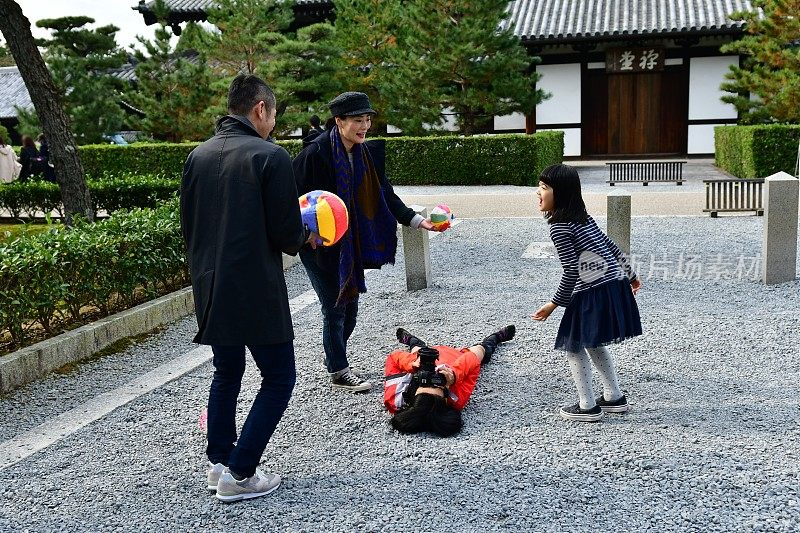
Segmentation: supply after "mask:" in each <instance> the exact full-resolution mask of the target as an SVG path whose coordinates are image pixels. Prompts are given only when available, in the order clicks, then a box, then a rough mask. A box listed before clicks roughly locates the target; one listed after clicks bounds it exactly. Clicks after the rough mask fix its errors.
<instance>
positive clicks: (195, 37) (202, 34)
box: [153, 8, 214, 52]
mask: <svg viewBox="0 0 800 533" xmlns="http://www.w3.org/2000/svg"><path fill="white" fill-rule="evenodd" d="M153 11H155V8H153ZM156 16H158V11H156ZM213 39H214V35H213V34H212V33H211V32H209V31H208V30H206V29H205V28H203V27H202V26H201V25H200V24H198V23H197V22H187V23H186V27H185V28H183V31H181V36H180V38H178V44H176V45H175V51H176V52H199V51H201V50H208V48H209V46H211V43H212V41H213Z"/></svg>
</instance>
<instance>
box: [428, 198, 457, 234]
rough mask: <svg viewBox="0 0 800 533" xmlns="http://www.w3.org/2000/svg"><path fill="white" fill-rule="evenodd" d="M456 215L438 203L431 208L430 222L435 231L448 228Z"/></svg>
mask: <svg viewBox="0 0 800 533" xmlns="http://www.w3.org/2000/svg"><path fill="white" fill-rule="evenodd" d="M455 218H456V216H455V215H454V214H453V212H452V211H451V210H450V208H449V207H448V206H447V204H439V205H437V206H436V207H434V208H433V209H432V210H431V224H433V228H434V229H435V230H436V231H444V230H446V229H447V228H449V227H450V226H451V225H452V223H453V220H455Z"/></svg>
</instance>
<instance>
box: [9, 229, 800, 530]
mask: <svg viewBox="0 0 800 533" xmlns="http://www.w3.org/2000/svg"><path fill="white" fill-rule="evenodd" d="M598 222H599V223H600V224H601V225H602V224H603V222H604V221H602V220H601V219H598ZM761 224H762V219H760V218H756V217H736V218H733V217H728V218H722V219H710V218H699V217H698V218H680V219H663V218H635V219H634V221H633V236H632V241H633V247H634V250H635V251H636V252H637V253H638V254H642V255H643V256H648V255H649V254H654V257H655V258H657V259H658V260H659V261H673V262H674V263H675V264H677V263H678V262H679V260H680V258H681V257H682V256H681V254H702V257H701V259H700V262H701V263H702V264H703V265H708V264H711V263H713V262H714V261H716V259H715V258H717V257H719V255H720V254H721V255H723V256H728V257H730V256H734V255H736V256H738V255H740V254H741V255H744V256H755V255H756V254H757V253H758V251H759V249H760V239H761ZM534 241H535V242H543V241H548V236H547V228H546V225H545V223H544V222H543V221H542V220H541V219H529V220H520V219H515V220H498V219H494V220H465V221H464V222H463V223H461V224H460V225H458V226H456V227H455V228H453V229H452V230H450V231H448V232H447V233H445V234H443V235H441V236H439V237H437V238H436V239H435V240H433V241H432V243H431V252H432V270H433V272H434V279H435V283H434V285H433V286H432V287H431V288H429V289H427V290H423V291H418V292H415V293H411V294H409V293H406V292H405V290H404V283H405V278H404V274H403V265H402V254H398V264H397V265H396V266H395V267H393V268H385V269H383V270H382V271H380V272H375V273H372V274H370V277H368V280H367V285H368V287H369V288H370V292H369V293H368V294H367V295H365V296H364V297H363V299H362V301H361V310H360V322H359V325H358V327H357V328H356V331H355V333H354V335H353V338H352V341H351V343H350V352H351V362H352V363H353V365H354V366H356V367H357V368H358V369H361V370H363V372H364V374H366V375H367V376H368V377H369V378H370V379H372V380H373V382H374V383H375V384H376V388H375V389H374V390H373V391H372V392H371V393H369V394H366V395H350V394H348V393H343V392H334V391H331V390H330V389H329V385H328V383H327V381H326V379H327V377H326V375H325V372H324V368H323V365H322V362H321V352H322V348H321V342H320V329H321V327H320V315H319V311H318V308H317V307H316V306H311V307H309V308H307V309H305V310H304V311H302V312H300V313H299V314H297V315H296V316H295V325H296V334H297V340H296V351H297V364H298V373H299V377H298V383H297V387H296V389H295V394H294V396H293V399H292V401H291V403H290V405H289V409H288V410H287V412H286V415H285V417H284V419H283V421H282V422H281V424H280V426H279V427H278V431H277V432H276V434H275V436H274V437H273V440H272V442H271V443H270V444H269V446H268V448H267V451H266V453H265V454H264V459H263V462H262V467H263V468H265V469H266V470H268V471H275V472H278V473H280V474H281V475H282V476H283V478H284V483H283V485H282V487H281V488H280V489H279V490H278V491H277V492H275V493H274V494H272V495H270V496H268V497H265V498H260V499H257V500H253V501H251V502H247V503H239V504H234V505H224V504H221V503H219V502H218V501H216V499H214V498H213V497H211V496H210V495H209V494H208V493H207V492H206V491H205V479H204V475H205V474H204V470H205V460H204V456H203V451H204V438H203V435H202V434H201V433H200V431H199V429H198V426H197V416H198V414H199V412H200V409H201V408H202V406H203V405H204V404H205V401H206V394H207V388H208V384H209V382H210V376H211V366H210V365H204V366H202V367H200V368H198V369H197V370H196V371H194V372H191V373H189V374H187V375H185V376H183V377H181V378H179V379H177V380H175V381H173V382H171V383H169V384H167V385H165V386H163V387H160V388H158V389H156V390H155V391H153V392H152V393H149V394H147V395H145V396H143V397H141V398H139V399H138V400H135V401H133V402H131V403H130V404H128V405H125V406H123V407H121V408H119V409H117V410H116V411H114V412H112V413H111V414H109V415H107V416H106V417H104V418H103V419H101V420H99V421H97V422H95V423H94V424H91V425H89V426H87V427H86V428H83V429H81V430H79V431H77V432H76V433H74V434H72V435H70V436H68V437H66V438H64V439H63V440H61V441H59V442H57V443H56V444H54V445H52V446H51V447H49V448H48V449H46V450H44V451H42V452H39V453H37V454H35V455H33V456H31V457H29V458H28V459H26V460H24V461H22V462H20V463H18V464H16V465H14V466H12V467H9V468H6V469H4V470H0V487H2V488H0V501H1V502H2V505H1V506H0V530H2V531H137V532H138V531H153V530H164V529H169V530H171V531H212V530H214V531H259V532H262V531H383V530H390V529H392V530H408V531H487V530H489V531H495V530H509V531H646V530H653V531H704V532H705V531H787V532H788V531H797V530H798V529H799V528H800V495H799V494H798V492H799V491H800V466H798V464H800V463H799V462H798V449H800V442H799V441H800V424H798V422H799V421H800V406H799V401H800V371H799V370H798V369H800V355H799V354H798V349H797V346H798V340H799V337H800V333H798V331H800V330H799V329H798V326H800V310H798V304H799V303H800V295H799V294H798V288H800V287H799V286H800V282H793V283H788V284H783V285H779V286H774V287H770V288H765V287H763V286H762V285H760V284H759V283H758V282H756V281H753V280H750V279H744V280H739V279H731V280H726V279H720V280H715V279H706V278H705V277H704V279H681V278H678V277H676V276H674V275H672V273H671V272H667V271H658V272H659V275H650V273H649V272H648V270H653V269H649V265H647V267H648V268H644V266H645V264H646V261H643V262H642V266H643V268H641V269H640V273H641V274H642V276H643V278H644V286H643V288H642V292H641V293H640V295H639V297H638V301H639V305H640V309H641V312H642V318H643V326H644V329H645V335H643V336H642V337H640V338H637V339H634V340H632V341H629V342H627V343H624V344H622V345H619V346H615V347H614V348H613V353H614V354H615V356H616V358H617V362H618V366H619V374H620V380H621V384H622V387H623V389H624V390H625V391H626V392H627V394H628V397H629V400H630V402H631V404H632V409H631V411H630V412H629V413H628V414H626V415H623V416H619V415H610V416H607V417H606V418H605V420H604V421H603V422H601V423H599V424H580V423H568V422H564V421H562V420H560V419H559V418H558V416H557V414H556V412H557V408H558V406H559V405H561V404H566V403H573V402H574V401H575V396H576V395H575V391H574V386H573V384H572V380H571V378H570V375H569V371H568V369H567V365H566V362H565V359H564V357H563V355H561V354H559V353H556V352H554V351H553V350H552V344H553V340H554V336H555V331H556V329H557V327H558V322H559V319H560V316H561V311H557V312H556V313H555V314H554V315H553V317H551V319H550V320H548V321H547V322H545V323H534V322H532V321H531V320H530V319H529V315H530V314H531V313H532V312H533V311H535V310H536V309H537V308H538V307H539V306H540V305H541V304H542V303H543V302H545V301H546V300H547V299H548V298H549V297H550V296H551V295H552V293H553V292H554V290H555V287H556V285H557V283H558V278H559V276H560V266H559V265H558V263H557V261H556V260H555V259H554V258H540V259H523V258H521V255H522V253H523V252H524V251H525V249H526V247H527V246H528V245H529V244H530V243H531V242H534ZM663 254H666V255H663ZM718 262H719V261H718ZM659 265H660V266H662V267H663V266H664V264H663V263H659ZM706 268H707V269H711V267H708V266H707V267H706ZM668 270H669V269H668ZM711 270H712V271H713V269H711ZM716 271H719V268H717V269H716ZM664 272H666V273H664ZM661 274H663V276H661ZM303 275H304V274H303V271H302V267H300V268H295V269H293V270H292V274H291V275H290V278H291V279H292V280H293V281H291V282H290V283H294V279H295V278H294V276H297V278H296V279H297V283H298V284H300V285H302V284H303V283H305V284H307V282H306V281H304V280H303ZM714 276H715V275H714ZM714 276H709V277H711V278H713V277H714ZM648 277H649V278H650V279H648ZM662 277H666V278H667V279H662ZM296 290H297V291H300V292H302V290H303V289H300V288H298V289H296ZM507 323H515V324H516V325H517V331H518V335H517V338H516V339H515V340H514V341H512V342H510V343H508V344H507V345H505V346H503V347H502V348H501V349H500V350H499V351H498V352H497V354H496V355H495V357H494V358H493V361H492V362H491V363H490V364H489V365H487V366H486V367H485V368H484V371H483V373H482V376H481V378H480V380H479V382H478V387H477V389H476V391H475V393H474V395H473V397H472V399H471V400H470V403H469V404H468V405H467V407H466V409H465V411H464V418H465V422H466V425H465V428H464V430H463V431H462V432H461V433H460V434H459V435H458V436H456V437H452V438H448V439H442V438H436V437H433V436H428V435H415V436H402V435H399V434H397V433H395V432H393V431H392V430H391V429H390V427H389V425H388V418H389V417H388V415H387V414H386V413H385V412H384V411H383V410H382V404H381V402H382V394H381V388H380V385H379V384H380V378H381V375H382V367H383V362H384V358H385V355H386V353H388V352H389V351H390V350H392V349H395V348H396V347H397V346H398V345H397V343H396V342H395V341H394V330H395V328H396V327H398V326H401V325H402V326H404V327H407V328H408V329H409V330H410V331H412V332H414V333H416V334H418V335H419V336H421V337H423V338H424V339H426V340H428V341H432V342H436V343H444V344H448V343H449V344H453V345H466V344H471V343H473V342H476V341H478V340H479V339H480V338H482V337H483V336H484V334H486V333H489V332H491V331H492V330H494V329H496V328H498V327H500V326H503V325H505V324H507ZM191 330H192V328H191V327H190V324H189V323H188V322H187V321H182V322H181V323H180V324H179V325H176V326H175V327H171V328H168V329H167V330H165V332H163V333H160V334H158V335H156V336H154V337H152V338H151V339H148V340H147V341H145V342H144V343H142V344H141V345H139V346H136V347H133V348H131V349H130V350H128V351H126V352H125V353H123V354H119V355H118V356H112V357H110V358H109V360H112V359H113V360H116V361H117V362H116V363H115V364H116V365H117V366H118V368H119V369H123V368H124V370H122V372H121V374H124V375H122V376H119V377H118V378H115V377H112V375H113V374H114V369H113V368H108V367H104V366H103V364H104V363H105V361H100V362H96V363H92V364H90V365H86V368H85V369H84V368H82V369H81V370H80V371H78V372H76V373H74V374H70V375H67V376H58V377H56V378H51V379H48V380H44V381H41V382H38V383H36V384H33V385H31V386H29V387H28V388H27V389H25V390H24V391H22V392H18V393H16V394H15V395H13V396H12V397H9V398H3V399H0V413H1V414H0V416H2V423H3V434H4V435H6V436H8V435H10V434H14V433H16V432H17V431H19V430H21V429H24V423H23V425H19V424H20V423H21V422H23V421H24V420H26V419H27V417H29V416H32V415H33V413H31V412H30V411H40V410H44V411H46V412H47V413H48V414H46V415H44V416H49V415H50V414H52V413H54V412H57V411H58V410H60V409H63V407H64V406H63V405H62V404H63V402H62V400H61V398H58V397H54V398H50V399H49V400H48V395H53V393H52V392H50V391H52V390H58V391H61V390H68V391H71V392H70V393H69V394H70V397H71V398H79V397H80V395H81V394H83V395H84V397H85V395H86V394H92V393H96V392H99V391H98V390H97V389H93V388H92V386H93V384H92V382H91V381H90V379H91V378H92V377H93V376H94V373H95V372H96V373H97V374H98V375H99V378H98V381H99V382H100V383H108V382H114V381H115V379H120V380H121V381H126V380H128V379H130V378H132V377H133V376H134V375H136V374H137V373H139V372H143V371H144V369H141V368H140V369H138V370H136V369H133V368H132V367H131V366H127V365H128V362H129V361H131V360H134V359H143V360H144V359H147V358H151V357H152V358H153V359H151V360H150V361H151V364H150V365H146V366H147V369H148V370H149V367H150V366H153V365H155V364H157V363H156V359H157V358H158V357H156V356H155V355H154V352H158V353H161V352H169V351H173V354H174V352H175V351H180V349H181V346H184V347H186V346H187V338H186V337H189V336H190V335H191V333H192V331H191ZM157 339H161V340H163V344H159V343H158V341H157ZM122 362H125V365H124V366H123V365H122V364H121V363H122ZM106 364H107V365H109V366H113V365H112V363H106ZM73 381H74V382H76V383H73ZM257 381H258V379H257V376H256V374H255V373H254V372H253V365H250V366H249V367H248V373H247V375H246V382H245V384H244V387H243V392H242V396H241V402H240V408H241V410H242V413H244V411H245V410H246V408H247V406H248V405H249V403H250V401H251V400H252V398H253V396H254V395H255V387H256V384H257ZM81 387H83V388H84V389H86V390H83V391H81V392H78V389H80V388H81ZM597 390H599V386H597ZM90 391H91V392H90ZM22 395H27V396H22ZM53 396H57V395H53ZM28 398H29V399H31V400H32V401H31V403H30V404H29V405H30V409H29V411H25V410H23V409H22V407H21V404H23V403H25V402H26V399H28ZM75 401H77V400H75ZM50 403H53V404H58V405H56V406H50V405H49V404H50ZM9 411H13V412H14V413H16V414H15V415H14V416H10V415H9V414H8V412H9ZM9 423H11V424H13V427H12V428H11V429H8V428H6V424H9Z"/></svg>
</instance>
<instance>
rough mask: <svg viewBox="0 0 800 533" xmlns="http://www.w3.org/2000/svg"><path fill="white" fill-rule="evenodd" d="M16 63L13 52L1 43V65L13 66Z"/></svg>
mask: <svg viewBox="0 0 800 533" xmlns="http://www.w3.org/2000/svg"><path fill="white" fill-rule="evenodd" d="M14 65H15V63H14V58H13V57H12V56H11V52H9V51H8V48H6V47H5V45H4V44H0V67H13V66H14Z"/></svg>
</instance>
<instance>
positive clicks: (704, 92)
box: [689, 56, 739, 153]
mask: <svg viewBox="0 0 800 533" xmlns="http://www.w3.org/2000/svg"><path fill="white" fill-rule="evenodd" d="M738 64H739V58H738V57H737V56H722V57H693V58H691V60H690V62H689V120H708V119H717V118H736V117H737V115H736V108H735V107H733V106H732V105H731V104H726V103H723V102H722V101H721V100H720V97H721V96H723V95H725V94H727V93H725V92H724V91H721V90H720V88H719V86H720V84H721V83H722V82H723V81H725V74H726V73H727V72H728V71H729V69H728V67H729V66H730V65H738ZM690 131H691V130H690ZM690 138H691V134H690ZM690 153H691V151H690Z"/></svg>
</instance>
